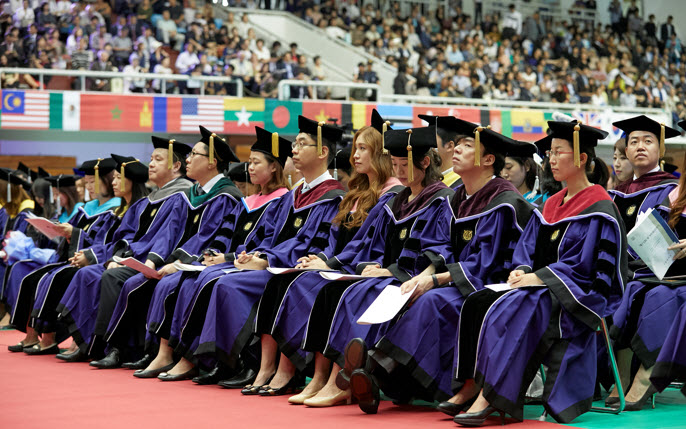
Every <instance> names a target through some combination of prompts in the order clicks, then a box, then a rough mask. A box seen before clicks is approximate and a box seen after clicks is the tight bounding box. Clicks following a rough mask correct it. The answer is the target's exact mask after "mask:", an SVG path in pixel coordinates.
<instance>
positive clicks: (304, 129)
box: [298, 115, 343, 155]
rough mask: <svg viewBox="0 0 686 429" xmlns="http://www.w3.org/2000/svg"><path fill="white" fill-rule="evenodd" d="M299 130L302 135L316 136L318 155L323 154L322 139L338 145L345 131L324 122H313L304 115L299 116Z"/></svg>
mask: <svg viewBox="0 0 686 429" xmlns="http://www.w3.org/2000/svg"><path fill="white" fill-rule="evenodd" d="M298 129H299V130H300V132H301V133H306V134H310V135H312V136H315V140H316V141H317V153H318V154H320V155H321V153H322V142H321V139H326V140H328V141H329V142H331V143H337V142H338V141H339V140H340V139H341V137H343V129H342V128H338V127H335V126H333V125H327V124H326V123H324V122H317V121H313V120H312V119H308V118H306V117H304V116H302V115H298Z"/></svg>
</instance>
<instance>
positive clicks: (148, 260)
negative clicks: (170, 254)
mask: <svg viewBox="0 0 686 429" xmlns="http://www.w3.org/2000/svg"><path fill="white" fill-rule="evenodd" d="M145 265H146V266H148V267H150V268H152V269H153V270H155V271H157V267H156V266H155V263H154V262H153V261H151V260H150V259H146V260H145ZM145 277H147V278H152V277H148V276H145Z"/></svg>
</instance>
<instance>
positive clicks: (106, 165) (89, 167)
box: [78, 158, 117, 176]
mask: <svg viewBox="0 0 686 429" xmlns="http://www.w3.org/2000/svg"><path fill="white" fill-rule="evenodd" d="M99 160H100V161H99V162H98V159H91V160H88V161H84V162H83V164H81V165H80V166H79V167H78V170H79V171H82V172H83V173H84V174H85V175H86V176H95V166H96V165H97V166H98V172H99V173H100V174H103V175H104V174H107V173H109V172H110V171H112V170H114V169H115V168H117V162H116V161H115V160H114V159H112V158H99Z"/></svg>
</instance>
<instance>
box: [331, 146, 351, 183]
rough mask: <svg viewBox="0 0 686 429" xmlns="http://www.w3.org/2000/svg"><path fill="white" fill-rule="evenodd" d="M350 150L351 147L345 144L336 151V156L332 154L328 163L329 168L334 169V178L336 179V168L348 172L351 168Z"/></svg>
mask: <svg viewBox="0 0 686 429" xmlns="http://www.w3.org/2000/svg"><path fill="white" fill-rule="evenodd" d="M351 151H352V147H350V146H346V147H344V148H342V149H339V150H338V151H337V152H336V156H334V158H333V161H331V163H330V164H329V168H330V169H332V170H334V173H333V174H334V179H336V180H338V171H337V170H339V169H340V170H345V171H346V172H349V171H350V169H351V168H352V165H351V164H350V154H351Z"/></svg>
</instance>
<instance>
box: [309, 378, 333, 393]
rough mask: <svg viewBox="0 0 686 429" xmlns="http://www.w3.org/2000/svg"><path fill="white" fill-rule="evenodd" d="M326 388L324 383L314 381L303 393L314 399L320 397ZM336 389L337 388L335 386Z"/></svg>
mask: <svg viewBox="0 0 686 429" xmlns="http://www.w3.org/2000/svg"><path fill="white" fill-rule="evenodd" d="M325 387H326V385H325V383H324V381H322V380H315V379H312V381H310V382H309V383H308V384H307V386H305V388H304V389H303V391H302V394H303V395H309V397H314V396H316V395H318V394H319V393H320V392H321V391H322V389H324V388H325ZM334 387H335V386H334Z"/></svg>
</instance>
